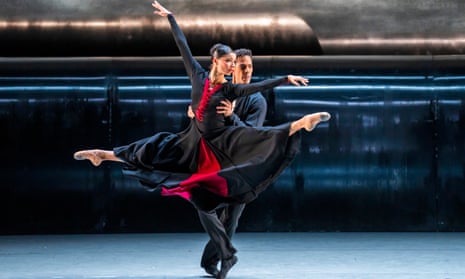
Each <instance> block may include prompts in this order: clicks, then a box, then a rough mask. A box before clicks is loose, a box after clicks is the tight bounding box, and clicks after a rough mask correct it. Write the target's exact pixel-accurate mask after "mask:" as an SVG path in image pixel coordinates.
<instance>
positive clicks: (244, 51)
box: [234, 48, 252, 58]
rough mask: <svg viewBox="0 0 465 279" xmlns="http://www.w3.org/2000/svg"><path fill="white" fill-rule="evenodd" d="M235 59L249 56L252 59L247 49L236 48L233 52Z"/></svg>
mask: <svg viewBox="0 0 465 279" xmlns="http://www.w3.org/2000/svg"><path fill="white" fill-rule="evenodd" d="M234 53H235V54H236V57H242V56H250V57H251V58H252V50H250V49H248V48H238V49H235V50H234Z"/></svg>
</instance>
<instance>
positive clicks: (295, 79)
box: [287, 75, 308, 86]
mask: <svg viewBox="0 0 465 279" xmlns="http://www.w3.org/2000/svg"><path fill="white" fill-rule="evenodd" d="M287 80H288V81H289V82H290V83H292V84H294V85H295V86H301V85H305V86H307V84H308V79H306V78H304V77H301V76H293V75H288V76H287Z"/></svg>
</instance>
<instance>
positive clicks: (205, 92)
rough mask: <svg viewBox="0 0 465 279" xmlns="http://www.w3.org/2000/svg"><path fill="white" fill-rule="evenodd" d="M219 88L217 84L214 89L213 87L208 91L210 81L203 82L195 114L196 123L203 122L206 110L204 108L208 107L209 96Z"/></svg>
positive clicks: (219, 85)
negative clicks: (200, 97)
mask: <svg viewBox="0 0 465 279" xmlns="http://www.w3.org/2000/svg"><path fill="white" fill-rule="evenodd" d="M221 86H222V84H218V85H216V86H215V87H213V88H212V89H208V88H209V87H210V80H209V79H208V78H207V79H206V80H205V85H204V87H203V94H202V99H201V100H200V103H199V107H198V108H197V110H196V112H195V117H197V120H198V121H203V114H204V112H205V109H206V107H207V105H208V102H209V101H210V98H211V96H212V95H213V93H215V92H216V91H217V90H218V89H220V87H221Z"/></svg>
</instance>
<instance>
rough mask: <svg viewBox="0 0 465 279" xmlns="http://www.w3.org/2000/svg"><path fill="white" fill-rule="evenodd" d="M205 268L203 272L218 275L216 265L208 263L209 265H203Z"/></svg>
mask: <svg viewBox="0 0 465 279" xmlns="http://www.w3.org/2000/svg"><path fill="white" fill-rule="evenodd" d="M204 269H205V272H206V273H208V274H210V275H211V276H212V277H215V278H216V276H218V274H219V273H220V271H219V270H218V268H216V265H213V264H212V265H209V266H206V267H204Z"/></svg>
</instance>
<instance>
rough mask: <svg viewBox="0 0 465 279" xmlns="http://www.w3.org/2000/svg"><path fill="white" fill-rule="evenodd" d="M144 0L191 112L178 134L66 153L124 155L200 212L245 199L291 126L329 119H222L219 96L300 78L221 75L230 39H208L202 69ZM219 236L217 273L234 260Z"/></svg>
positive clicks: (263, 183)
mask: <svg viewBox="0 0 465 279" xmlns="http://www.w3.org/2000/svg"><path fill="white" fill-rule="evenodd" d="M152 6H153V7H154V8H155V9H156V10H155V12H154V13H155V14H158V15H160V16H163V17H167V18H168V20H169V23H170V26H171V31H172V33H173V36H174V39H175V41H176V44H177V46H178V48H179V50H180V53H181V56H182V58H183V62H184V66H185V68H186V71H187V74H188V76H189V78H190V80H191V84H192V91H191V99H192V109H193V111H194V113H195V118H194V119H193V120H192V121H191V123H190V126H189V127H188V128H187V129H186V130H185V131H183V132H180V133H178V134H172V133H164V132H162V133H158V134H155V135H154V136H152V137H150V138H146V139H142V140H139V141H137V142H134V143H131V144H129V145H126V146H121V147H116V148H114V149H113V150H101V149H93V150H83V151H79V152H76V153H75V154H74V158H75V159H77V160H84V159H88V160H90V161H91V163H92V164H93V165H95V166H98V165H100V164H101V162H102V161H105V160H110V161H118V162H122V163H125V165H126V167H127V168H126V169H125V170H124V173H125V174H126V175H130V176H133V177H135V178H137V179H139V181H140V182H141V183H142V184H143V185H146V186H148V187H151V188H159V187H160V188H161V190H162V195H179V196H181V197H183V198H185V199H187V200H189V201H190V202H191V203H192V204H193V205H194V206H195V207H196V208H197V209H198V210H201V211H205V212H211V211H212V210H214V209H215V208H217V207H218V206H220V205H221V204H224V203H245V202H250V201H252V200H253V199H255V198H256V197H257V196H258V194H259V193H260V192H262V191H263V190H265V189H266V188H267V186H268V185H270V184H271V183H272V182H273V181H274V180H275V179H276V178H277V177H278V176H279V175H280V174H281V172H282V171H283V170H284V168H285V167H287V166H288V165H289V163H290V162H291V161H292V160H293V159H294V157H295V156H296V154H297V153H298V151H299V147H300V133H297V132H298V131H300V130H301V129H305V130H307V131H311V130H312V129H313V128H314V127H315V126H316V125H317V124H318V123H319V122H321V121H327V120H329V118H330V115H329V114H328V113H326V112H320V113H314V114H309V115H306V116H304V117H302V118H300V119H298V120H296V121H293V122H291V123H287V124H283V125H280V126H276V127H263V128H255V127H241V126H225V118H224V115H222V114H218V113H217V106H218V105H219V104H221V101H222V100H224V99H228V100H234V99H235V98H237V97H240V96H247V95H250V94H253V93H256V92H258V91H261V90H266V89H269V88H272V87H276V86H279V85H281V84H285V83H292V84H294V85H296V86H299V85H307V82H308V80H307V79H305V78H303V77H300V76H293V75H289V76H287V77H284V78H276V79H270V80H265V81H262V82H258V83H251V84H232V83H231V82H230V81H228V80H226V78H225V75H230V74H231V73H232V72H233V70H234V63H235V58H236V57H235V54H234V51H233V50H232V49H231V48H230V47H228V46H226V45H223V44H216V45H214V46H213V47H212V48H211V50H210V54H211V57H212V65H211V68H210V71H207V70H205V69H203V68H202V67H201V66H200V64H199V63H198V62H197V61H196V60H195V59H194V58H193V56H192V54H191V51H190V49H189V46H188V44H187V40H186V38H185V36H184V34H183V33H182V31H181V29H180V28H179V26H178V25H177V23H176V20H175V18H174V16H173V15H172V14H171V12H170V11H168V10H167V9H165V8H164V7H163V6H161V5H160V4H159V3H158V2H157V1H155V2H154V3H153V4H152ZM203 225H204V227H205V224H203ZM205 229H206V230H207V231H208V228H207V227H205ZM209 233H210V232H209ZM210 236H211V237H212V235H211V234H210ZM223 240H224V241H223V244H224V245H225V247H220V249H219V250H220V251H221V253H220V254H221V258H222V265H221V270H220V273H219V274H218V277H217V278H225V276H226V273H227V272H228V271H229V269H230V268H231V267H232V266H233V265H234V264H235V263H236V261H237V258H236V257H235V256H234V253H235V252H236V251H235V249H234V248H233V247H232V245H231V244H230V242H229V238H228V237H227V235H226V236H225V239H223ZM223 244H221V245H223Z"/></svg>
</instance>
